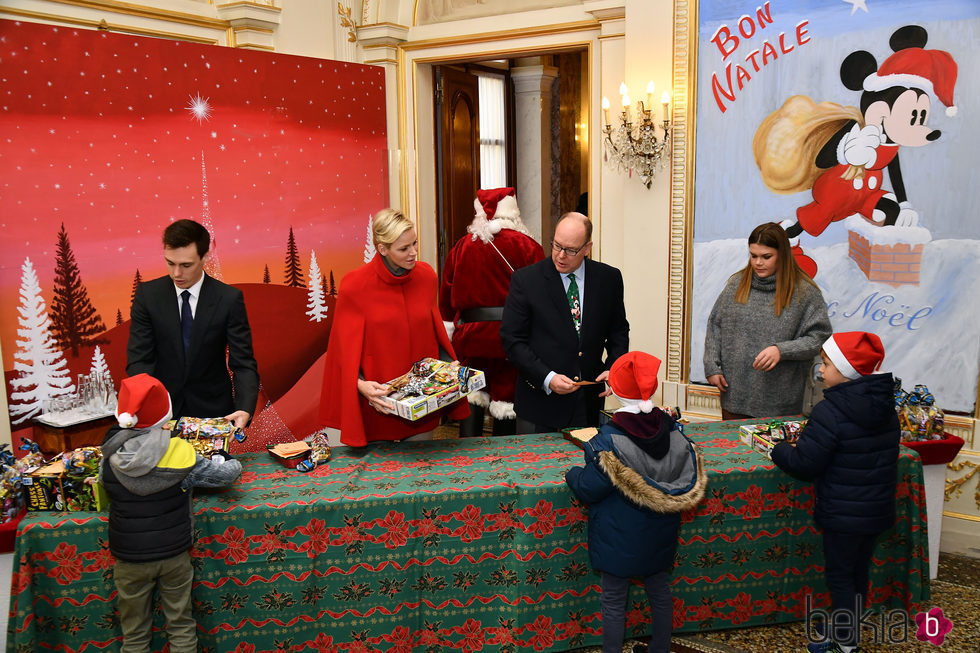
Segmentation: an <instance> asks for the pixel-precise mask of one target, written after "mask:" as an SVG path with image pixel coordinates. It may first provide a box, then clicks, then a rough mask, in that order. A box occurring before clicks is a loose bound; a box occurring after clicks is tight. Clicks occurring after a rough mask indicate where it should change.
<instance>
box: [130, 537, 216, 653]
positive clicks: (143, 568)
mask: <svg viewBox="0 0 980 653" xmlns="http://www.w3.org/2000/svg"><path fill="white" fill-rule="evenodd" d="M113 576H114V578H115V581H116V591H117V602H118V604H119V625H120V626H121V627H122V633H123V644H122V648H121V649H120V651H121V653H149V651H150V640H151V639H152V637H153V633H152V626H153V605H152V602H153V590H154V589H155V588H157V587H159V588H160V602H161V603H162V604H163V614H164V616H165V617H166V618H167V637H168V639H169V640H170V652H171V653H197V622H196V621H194V616H193V615H192V614H191V585H193V583H194V567H192V566H191V557H190V554H189V553H187V552H186V551H185V552H184V553H181V554H180V555H176V556H174V557H172V558H167V559H165V560H157V561H155V562H125V561H123V560H116V565H115V568H114V569H113Z"/></svg>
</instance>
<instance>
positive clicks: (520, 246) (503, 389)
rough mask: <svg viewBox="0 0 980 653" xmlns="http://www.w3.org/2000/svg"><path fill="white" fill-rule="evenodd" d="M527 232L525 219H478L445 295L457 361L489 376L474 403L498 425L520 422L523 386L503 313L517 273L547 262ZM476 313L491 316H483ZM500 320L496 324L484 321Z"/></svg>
mask: <svg viewBox="0 0 980 653" xmlns="http://www.w3.org/2000/svg"><path fill="white" fill-rule="evenodd" d="M515 208H516V206H515ZM494 231H496V233H493V232H494ZM523 231H524V226H523V224H522V223H521V222H520V218H519V217H518V218H517V219H516V220H511V219H509V218H501V217H496V218H493V219H491V220H490V221H487V220H486V218H485V217H483V216H482V215H478V217H477V219H476V220H474V222H473V225H472V226H471V227H470V233H469V234H467V235H466V236H463V237H462V238H460V239H459V241H458V242H457V243H456V244H455V245H454V246H453V248H452V250H450V252H449V255H448V256H447V257H446V262H445V264H444V266H443V272H442V286H441V288H440V290H439V309H440V311H441V313H442V317H443V319H444V320H446V321H447V322H452V323H453V324H454V325H455V330H454V331H453V335H452V343H453V349H454V350H455V351H456V355H457V356H458V357H459V360H460V362H462V363H463V364H465V365H468V366H470V367H473V368H475V369H478V370H483V371H484V373H486V377H487V387H486V391H481V392H473V393H470V395H469V400H470V402H471V403H474V404H477V405H480V406H488V405H489V407H490V414H491V415H493V416H494V417H495V418H497V419H509V418H513V417H514V416H515V414H514V387H515V384H516V383H517V370H516V368H514V366H513V365H511V364H510V363H509V362H508V361H507V357H506V356H505V355H504V349H503V346H502V345H501V344H500V319H499V313H500V312H502V310H503V306H504V302H505V301H506V299H507V291H508V290H509V288H510V277H511V274H513V271H514V270H518V269H520V268H522V267H524V266H526V265H530V264H531V263H536V262H538V261H540V260H541V259H542V258H544V252H543V251H542V249H541V245H539V244H538V243H537V242H535V240H534V239H533V238H531V237H530V236H528V235H527V234H526V233H523ZM473 309H489V310H488V311H483V312H482V313H481V312H480V311H474V310H473ZM497 309H499V310H497ZM494 314H497V315H498V317H497V318H496V319H489V320H488V319H480V318H487V317H492V316H494ZM468 318H472V319H473V320H474V321H470V319H468Z"/></svg>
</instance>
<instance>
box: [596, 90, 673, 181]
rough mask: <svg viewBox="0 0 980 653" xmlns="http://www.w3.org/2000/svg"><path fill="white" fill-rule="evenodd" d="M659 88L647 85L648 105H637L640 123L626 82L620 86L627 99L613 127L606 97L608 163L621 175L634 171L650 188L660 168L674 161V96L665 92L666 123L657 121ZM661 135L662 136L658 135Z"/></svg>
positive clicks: (605, 115)
mask: <svg viewBox="0 0 980 653" xmlns="http://www.w3.org/2000/svg"><path fill="white" fill-rule="evenodd" d="M655 88H656V86H655V85H654V83H653V82H652V81H651V82H649V83H647V86H646V89H645V90H646V103H645V104H644V102H642V101H640V102H637V107H638V110H637V113H636V120H635V122H634V120H633V115H632V113H631V112H630V105H631V104H632V102H631V100H630V96H629V89H628V88H627V86H626V83H625V82H623V83H622V84H620V86H619V94H620V95H621V96H622V99H623V112H622V113H621V114H620V117H619V119H618V120H617V121H616V122H617V123H618V124H615V125H613V124H612V122H611V121H610V116H609V108H610V105H609V99H608V98H606V97H603V98H602V111H603V115H604V118H605V121H606V124H605V127H604V128H603V130H602V131H603V137H604V138H603V144H604V146H605V150H606V151H605V157H604V160H605V161H606V163H607V164H609V165H610V166H611V167H613V168H615V169H617V170H620V171H621V172H626V173H629V174H630V176H632V174H633V173H634V172H636V174H638V175H639V176H640V180H641V181H642V182H643V184H644V185H646V187H647V188H650V187H651V186H652V185H653V178H654V176H655V175H656V172H657V170H658V169H660V168H663V167H664V166H666V164H667V161H668V160H669V159H670V140H671V139H670V93H669V92H668V91H664V92H663V94H662V95H661V101H662V102H663V108H664V115H663V120H662V121H660V122H659V123H657V122H655V119H654V113H653V93H654V89H655ZM658 132H660V133H661V134H662V135H659V136H658Z"/></svg>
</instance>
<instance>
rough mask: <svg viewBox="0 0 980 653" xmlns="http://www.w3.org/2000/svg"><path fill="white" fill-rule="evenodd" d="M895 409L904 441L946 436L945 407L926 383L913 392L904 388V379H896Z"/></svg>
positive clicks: (918, 440)
mask: <svg viewBox="0 0 980 653" xmlns="http://www.w3.org/2000/svg"><path fill="white" fill-rule="evenodd" d="M895 410H896V411H898V426H899V428H901V429H902V442H928V441H930V440H942V439H944V438H945V437H946V433H945V422H946V417H945V414H944V413H943V409H942V408H940V407H939V406H937V405H936V400H935V398H934V397H933V396H932V393H931V392H929V388H927V387H926V386H924V385H917V386H915V388H914V389H913V390H912V391H911V392H906V391H905V390H903V389H902V380H901V379H895Z"/></svg>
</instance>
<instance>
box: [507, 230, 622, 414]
mask: <svg viewBox="0 0 980 653" xmlns="http://www.w3.org/2000/svg"><path fill="white" fill-rule="evenodd" d="M591 252H592V222H591V221H590V220H589V219H588V218H587V217H586V216H584V215H582V214H581V213H574V212H573V213H566V214H565V215H564V216H562V218H561V220H559V221H558V225H557V227H555V237H554V240H553V241H552V244H551V258H546V259H544V260H543V261H541V262H539V263H535V264H534V265H529V266H527V267H526V268H522V269H520V270H517V271H516V272H515V273H514V275H513V276H512V277H511V282H510V292H509V294H508V295H507V302H506V304H505V305H504V315H503V320H502V321H501V324H500V339H501V342H502V343H503V345H504V351H505V352H506V353H507V358H508V359H510V361H511V362H512V363H513V364H514V365H515V366H516V367H517V369H518V370H519V372H520V379H519V381H518V383H517V395H516V400H515V410H516V412H517V419H518V433H527V432H549V431H557V430H559V429H562V428H566V427H570V426H586V425H598V423H599V410H600V409H601V408H602V402H603V398H604V397H606V396H608V395H609V390H607V389H605V384H604V383H603V382H604V381H605V380H606V378H607V377H608V376H609V367H610V366H611V365H612V363H613V362H614V361H615V360H616V359H617V358H619V357H620V356H622V355H623V354H625V353H626V352H627V351H628V350H629V322H627V321H626V307H625V305H624V303H623V275H622V274H621V273H620V272H619V270H617V269H616V268H614V267H612V266H609V265H605V264H603V263H598V262H596V261H592V260H589V259H588V258H587V257H588V255H589V254H590V253H591ZM603 353H605V357H603ZM583 381H598V382H599V383H597V384H594V385H580V383H581V382H583Z"/></svg>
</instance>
